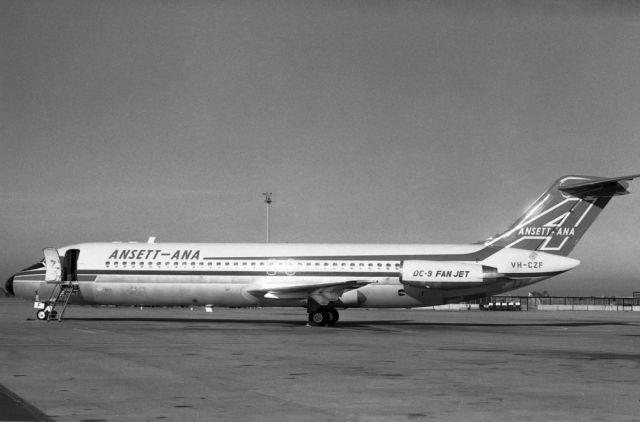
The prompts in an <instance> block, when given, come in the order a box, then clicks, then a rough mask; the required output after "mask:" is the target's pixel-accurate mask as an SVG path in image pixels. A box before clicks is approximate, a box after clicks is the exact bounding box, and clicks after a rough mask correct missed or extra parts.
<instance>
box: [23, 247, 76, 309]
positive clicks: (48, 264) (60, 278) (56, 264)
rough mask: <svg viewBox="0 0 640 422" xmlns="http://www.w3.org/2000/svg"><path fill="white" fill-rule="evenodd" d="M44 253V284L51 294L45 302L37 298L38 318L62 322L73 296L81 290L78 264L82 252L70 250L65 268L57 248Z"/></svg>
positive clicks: (47, 249)
mask: <svg viewBox="0 0 640 422" xmlns="http://www.w3.org/2000/svg"><path fill="white" fill-rule="evenodd" d="M43 252H44V264H45V269H46V274H45V283H44V284H45V286H46V287H47V289H46V290H47V291H50V293H49V299H48V300H46V301H44V302H41V301H39V300H38V298H37V297H36V301H35V304H34V308H36V309H37V312H36V318H37V319H39V320H41V321H51V320H55V319H57V320H58V321H62V317H63V315H64V311H65V310H66V309H67V305H68V304H69V300H70V299H71V296H73V295H74V294H75V293H76V292H78V290H79V287H78V275H77V266H76V263H77V261H78V254H79V252H80V251H79V250H77V249H70V250H68V251H67V253H66V254H65V256H64V266H63V265H62V262H61V260H60V256H59V255H58V251H57V249H56V248H45V249H44V250H43ZM49 289H50V290H49Z"/></svg>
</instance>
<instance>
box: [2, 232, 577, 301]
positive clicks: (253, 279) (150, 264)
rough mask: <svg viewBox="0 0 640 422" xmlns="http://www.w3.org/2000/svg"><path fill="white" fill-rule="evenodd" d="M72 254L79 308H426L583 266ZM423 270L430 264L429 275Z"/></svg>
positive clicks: (399, 258) (214, 252)
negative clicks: (334, 286)
mask: <svg viewBox="0 0 640 422" xmlns="http://www.w3.org/2000/svg"><path fill="white" fill-rule="evenodd" d="M69 249H78V250H79V251H80V253H79V258H78V261H77V282H78V286H79V294H78V295H76V296H77V297H75V298H74V299H73V302H76V303H87V304H119V305H122V304H131V305H134V304H135V305H138V304H147V305H213V306H305V300H306V294H304V295H301V293H300V289H298V288H303V290H304V289H306V290H304V291H306V292H309V291H310V290H309V289H310V288H312V287H313V286H315V285H318V286H320V287H319V288H318V291H321V290H322V288H321V286H323V285H326V284H327V283H338V284H339V283H348V282H358V283H360V284H359V285H358V287H357V288H345V289H344V290H339V302H338V305H339V306H341V307H416V306H430V305H439V304H442V303H448V302H455V301H461V300H466V299H470V298H474V297H481V296H485V295H488V294H496V293H500V292H504V291H508V290H512V289H515V288H519V287H522V286H524V285H527V284H531V283H533V282H538V281H540V280H543V279H545V278H548V277H550V276H553V275H556V274H559V273H561V272H564V271H567V270H568V269H570V268H573V267H575V266H576V265H577V264H578V261H577V260H574V259H571V258H566V257H561V256H557V255H551V254H547V253H542V252H536V253H532V252H531V251H525V250H519V249H512V248H504V249H499V248H497V249H494V248H488V247H486V246H485V245H481V244H480V245H375V244H271V243H263V244H213V243H131V242H130V243H124V242H113V243H83V244H78V245H71V246H67V247H64V248H59V249H58V252H59V254H60V256H64V254H65V252H66V251H67V250H69ZM405 261H407V262H411V263H412V266H411V269H412V272H413V273H415V274H419V273H420V274H422V273H424V274H425V277H426V273H427V272H428V270H429V271H430V269H431V268H437V267H438V263H443V264H442V268H444V269H446V271H445V270H442V274H443V277H444V275H448V276H449V278H441V279H440V281H443V280H444V281H445V282H442V283H441V282H437V281H438V280H435V281H436V282H434V283H432V282H431V281H430V279H420V278H418V279H417V281H416V282H404V280H403V279H402V275H403V262H405ZM421 263H426V264H425V265H426V266H425V267H424V268H425V270H424V271H422V270H421V269H420V265H421ZM445 263H446V265H445ZM427 264H428V265H427ZM457 264H460V268H462V269H466V268H469V267H470V266H472V265H475V266H477V267H479V268H482V266H488V267H490V268H492V270H493V271H494V272H495V273H496V274H497V277H494V278H492V279H490V280H489V279H487V280H486V281H485V282H478V280H476V279H473V280H471V279H469V280H467V281H466V282H465V280H464V279H463V278H464V276H465V275H468V274H469V273H470V271H463V270H459V271H455V266H456V265H457ZM463 265H466V267H464V266H463ZM450 269H453V270H450ZM421 271H422V272H421ZM433 272H434V273H435V272H436V270H434V271H433ZM405 275H406V274H405ZM455 277H458V278H460V280H456V279H455ZM476 278H477V276H476ZM458 281H459V282H458ZM301 286H302V287H301ZM13 289H14V292H15V294H16V295H17V296H20V297H24V298H29V299H32V298H33V297H34V296H35V295H39V296H40V298H43V297H45V296H46V295H47V294H48V291H49V290H50V285H49V284H48V283H46V282H45V281H44V270H43V269H42V268H41V269H35V270H31V271H27V270H25V271H23V272H21V273H18V274H16V275H15V276H14V281H13Z"/></svg>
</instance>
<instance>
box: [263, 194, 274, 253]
mask: <svg viewBox="0 0 640 422" xmlns="http://www.w3.org/2000/svg"><path fill="white" fill-rule="evenodd" d="M262 194H263V195H264V203H265V204H267V243H269V231H270V230H269V229H270V222H269V209H270V208H271V195H272V193H271V192H263V193H262Z"/></svg>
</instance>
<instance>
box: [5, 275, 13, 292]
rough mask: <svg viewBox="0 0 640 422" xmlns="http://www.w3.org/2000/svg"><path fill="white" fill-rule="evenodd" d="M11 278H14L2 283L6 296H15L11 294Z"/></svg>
mask: <svg viewBox="0 0 640 422" xmlns="http://www.w3.org/2000/svg"><path fill="white" fill-rule="evenodd" d="M13 277H14V276H11V277H9V278H8V279H7V281H5V282H4V290H5V292H6V295H7V296H15V293H14V292H13Z"/></svg>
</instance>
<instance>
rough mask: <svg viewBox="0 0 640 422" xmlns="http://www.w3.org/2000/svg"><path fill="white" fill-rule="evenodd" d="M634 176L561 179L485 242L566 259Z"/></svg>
mask: <svg viewBox="0 0 640 422" xmlns="http://www.w3.org/2000/svg"><path fill="white" fill-rule="evenodd" d="M636 177H640V174H636V175H633V176H623V177H613V178H604V177H593V176H564V177H561V178H560V179H558V180H557V181H556V182H555V183H554V184H553V185H552V186H551V187H550V188H549V190H547V191H546V192H545V193H544V194H542V195H541V196H540V197H539V198H538V199H537V200H536V201H535V202H534V203H533V204H532V205H531V206H530V207H529V209H527V211H526V212H525V214H524V215H523V216H522V217H520V218H519V219H518V220H516V222H515V223H513V225H511V227H509V229H507V231H505V232H504V233H501V234H499V235H496V236H495V237H493V238H489V239H487V240H486V241H485V242H484V243H485V245H487V246H500V247H513V248H519V249H526V250H531V251H543V252H549V253H552V254H556V255H562V256H567V255H569V253H570V252H571V251H572V250H573V248H574V247H575V246H576V244H577V243H578V241H579V240H580V238H581V237H582V235H584V234H585V232H586V231H587V229H588V228H589V227H590V226H591V223H593V221H594V220H595V219H596V217H597V216H598V214H600V211H602V209H603V208H604V207H605V206H606V205H607V204H608V203H609V201H610V200H611V198H612V197H614V196H616V195H625V194H628V193H629V192H628V191H627V189H626V188H627V186H628V184H627V183H626V182H625V181H626V180H633V179H635V178H636Z"/></svg>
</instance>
